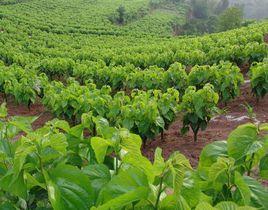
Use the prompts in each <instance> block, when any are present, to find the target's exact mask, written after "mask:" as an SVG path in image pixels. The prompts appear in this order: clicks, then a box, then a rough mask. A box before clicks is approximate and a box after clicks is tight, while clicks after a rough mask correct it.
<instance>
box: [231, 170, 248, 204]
mask: <svg viewBox="0 0 268 210" xmlns="http://www.w3.org/2000/svg"><path fill="white" fill-rule="evenodd" d="M234 184H235V185H236V187H237V192H239V193H238V194H239V195H238V197H239V201H236V202H237V203H239V204H240V205H249V203H250V189H249V187H248V185H247V184H246V183H245V181H244V179H243V177H242V176H241V175H240V173H238V172H237V171H235V177H234Z"/></svg>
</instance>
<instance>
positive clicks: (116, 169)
mask: <svg viewBox="0 0 268 210" xmlns="http://www.w3.org/2000/svg"><path fill="white" fill-rule="evenodd" d="M115 174H116V175H117V174H118V157H117V155H116V156H115Z"/></svg>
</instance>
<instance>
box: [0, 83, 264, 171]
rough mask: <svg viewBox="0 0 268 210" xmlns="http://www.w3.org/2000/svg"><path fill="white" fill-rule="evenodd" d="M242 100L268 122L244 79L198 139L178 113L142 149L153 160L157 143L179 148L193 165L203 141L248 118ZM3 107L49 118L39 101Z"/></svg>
mask: <svg viewBox="0 0 268 210" xmlns="http://www.w3.org/2000/svg"><path fill="white" fill-rule="evenodd" d="M0 102H3V97H2V96H0ZM245 103H248V104H250V105H251V106H252V107H254V112H255V113H256V116H257V117H256V118H257V119H258V121H260V122H268V96H266V97H265V98H263V99H262V100H261V101H260V102H259V103H258V104H257V102H256V99H255V98H254V97H253V96H252V94H251V89H250V84H249V82H247V83H246V84H244V85H243V86H242V88H241V96H240V97H238V98H236V99H235V100H233V101H232V102H230V103H229V104H228V105H227V106H226V107H224V106H220V107H221V108H224V109H226V110H227V112H226V113H225V114H223V115H220V116H217V117H215V118H214V119H212V120H211V122H210V123H209V126H208V128H207V129H206V130H205V131H202V132H200V133H199V135H198V142H196V143H194V142H193V133H192V132H189V133H188V134H186V135H185V136H182V135H181V134H180V128H181V127H182V120H181V118H180V117H178V119H177V120H176V121H175V122H174V123H173V124H172V125H171V126H170V128H169V129H168V130H167V131H165V133H164V141H162V140H161V136H160V135H159V136H157V137H156V138H155V139H154V140H153V141H150V142H148V144H147V145H146V147H145V148H143V151H142V152H143V154H144V155H145V156H146V157H148V158H149V159H150V160H153V156H154V151H155V149H156V148H157V147H161V148H162V150H163V155H164V157H165V158H168V156H169V155H170V154H172V153H173V152H174V151H180V152H181V153H183V154H184V155H185V156H186V157H187V158H189V160H190V162H191V164H192V165H193V166H196V165H197V163H198V160H199V155H200V152H201V151H202V149H203V147H204V146H205V145H206V144H208V143H210V142H213V141H215V140H225V139H226V138H227V137H228V135H229V133H230V132H231V131H232V130H233V129H235V128H236V127H237V126H238V125H241V124H244V123H247V122H250V119H249V118H248V117H247V111H246V109H245V108H244V107H243V106H242V104H245ZM7 107H8V112H9V115H10V116H14V115H23V116H33V115H37V116H38V115H39V118H38V119H37V120H36V121H35V122H34V123H33V128H34V129H36V128H38V127H41V126H43V125H44V124H45V123H46V122H47V121H49V120H51V119H53V116H52V115H51V113H50V112H49V110H45V108H44V106H43V105H42V104H41V103H40V102H37V103H35V104H33V105H32V106H31V109H30V110H29V109H28V108H27V106H24V105H17V104H16V103H14V101H13V100H12V99H8V103H7Z"/></svg>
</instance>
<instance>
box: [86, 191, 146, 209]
mask: <svg viewBox="0 0 268 210" xmlns="http://www.w3.org/2000/svg"><path fill="white" fill-rule="evenodd" d="M147 196H148V188H147V187H137V188H136V189H134V190H132V191H130V192H128V193H125V194H122V195H120V196H118V197H116V198H114V199H112V200H109V201H108V202H107V203H105V204H103V205H101V206H98V208H91V209H98V210H110V209H121V208H122V207H124V206H127V205H128V204H131V203H133V202H135V201H140V200H142V199H144V198H146V197H147Z"/></svg>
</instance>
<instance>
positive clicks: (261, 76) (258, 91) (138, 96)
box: [0, 60, 268, 141]
mask: <svg viewBox="0 0 268 210" xmlns="http://www.w3.org/2000/svg"><path fill="white" fill-rule="evenodd" d="M174 68H175V69H174ZM171 70H172V71H173V73H174V75H175V76H176V75H177V77H178V80H176V77H173V81H172V80H170V84H169V85H170V86H169V87H170V88H168V87H167V89H165V90H162V91H161V90H156V89H155V88H157V87H159V86H154V87H151V88H152V89H153V90H148V91H142V90H137V89H133V90H132V91H131V92H130V94H129V95H128V94H127V93H125V92H124V91H119V92H116V93H115V94H112V90H111V87H110V86H107V85H105V86H102V87H101V88H100V89H98V88H96V85H95V84H93V83H90V82H88V83H87V82H85V85H80V84H79V83H78V82H77V81H75V80H74V79H73V78H69V79H68V80H67V84H65V85H64V84H63V83H62V82H60V81H52V82H50V81H49V80H48V78H47V76H46V75H45V74H40V75H37V74H36V73H35V72H34V71H33V72H31V71H29V70H24V69H22V68H21V67H16V66H10V67H5V66H4V65H3V66H2V67H1V71H0V90H1V92H2V93H5V94H6V95H12V96H14V97H15V100H16V101H17V102H18V103H24V104H28V105H30V104H31V103H34V102H35V100H36V97H37V96H39V97H41V98H42V103H43V104H44V105H45V107H47V108H48V110H50V111H51V112H52V113H53V114H55V115H56V116H57V117H60V118H64V119H68V120H71V121H72V122H73V123H78V122H80V120H81V116H82V114H83V113H88V115H87V117H88V118H92V117H97V116H100V117H103V118H106V119H107V120H108V122H109V123H110V125H112V126H116V127H124V128H127V129H129V130H130V131H131V132H134V133H137V134H139V135H140V136H141V137H142V138H143V139H144V140H145V141H146V139H152V138H153V137H155V136H156V135H158V134H159V133H161V132H163V131H164V130H165V129H167V128H168V126H169V125H170V124H171V123H172V122H173V121H174V119H175V118H176V115H177V114H178V113H182V114H183V128H182V133H185V132H187V131H188V130H189V129H190V128H191V129H192V130H193V132H194V133H195V140H197V133H198V131H199V130H200V129H203V130H204V129H205V128H206V126H207V124H208V122H209V121H210V119H211V117H212V116H213V115H214V114H215V113H217V111H218V110H217V104H218V101H219V99H220V101H221V102H224V103H227V102H228V101H229V100H231V99H234V98H235V97H236V96H238V95H239V93H240V85H241V84H242V83H243V81H244V79H243V76H242V74H241V73H240V71H239V68H238V67H235V66H233V65H232V64H231V63H224V62H222V63H220V64H219V65H218V66H217V65H213V66H210V67H209V66H195V67H193V69H192V70H191V72H190V73H189V75H187V74H186V73H185V71H184V69H183V68H182V66H181V65H180V64H174V66H172V67H171ZM169 71H170V70H168V71H167V74H170V72H169ZM165 73H166V72H165ZM154 76H156V75H154ZM116 78H117V79H118V77H116ZM133 78H134V77H133ZM158 78H159V77H158ZM171 78H172V77H171ZM251 78H252V91H253V93H254V94H255V95H256V96H257V98H260V97H263V96H264V95H265V94H266V93H267V92H268V89H267V60H264V61H263V62H261V63H258V64H254V65H253V66H252V69H251ZM167 82H168V80H167ZM122 83H123V81H121V84H122ZM135 83H136V82H135ZM208 83H210V84H208ZM137 84H138V83H137ZM160 85H162V84H160ZM183 85H184V86H183ZM133 88H139V87H136V86H135V87H133ZM179 93H180V94H181V95H179ZM180 101H181V102H180ZM90 132H91V134H94V133H95V132H96V131H95V128H94V126H93V127H92V128H91V130H90Z"/></svg>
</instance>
